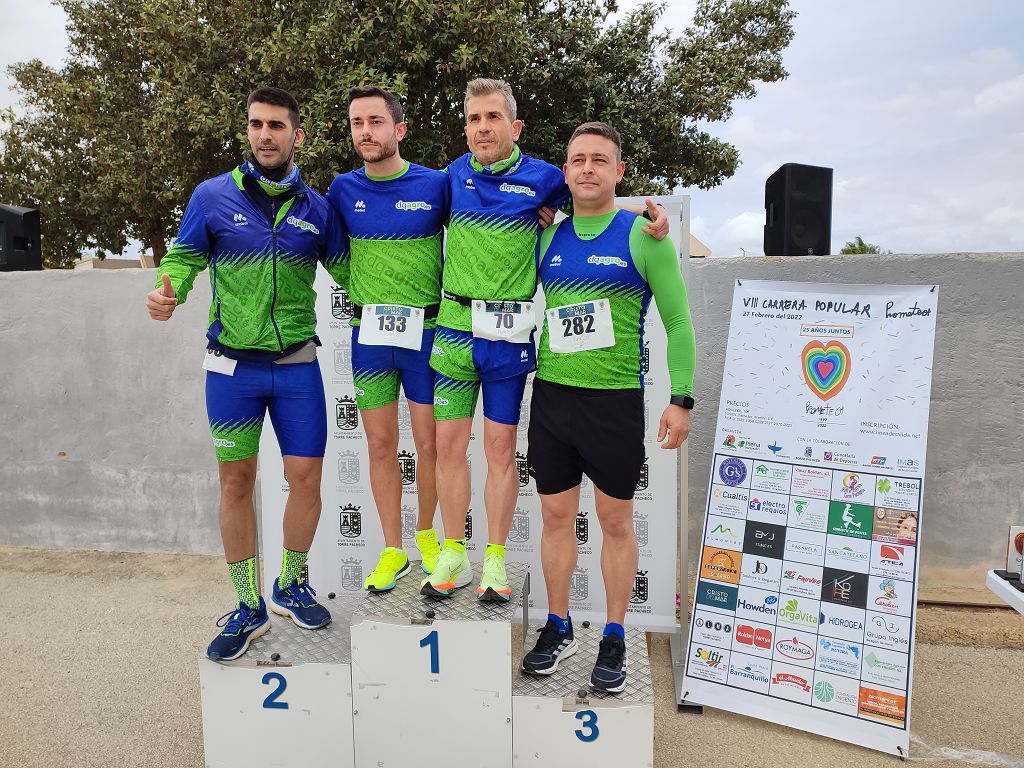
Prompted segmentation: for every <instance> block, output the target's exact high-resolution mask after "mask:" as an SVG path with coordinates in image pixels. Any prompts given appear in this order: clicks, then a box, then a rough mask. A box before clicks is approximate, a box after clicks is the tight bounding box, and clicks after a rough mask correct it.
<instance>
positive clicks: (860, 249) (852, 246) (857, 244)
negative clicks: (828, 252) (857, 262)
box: [839, 236, 882, 253]
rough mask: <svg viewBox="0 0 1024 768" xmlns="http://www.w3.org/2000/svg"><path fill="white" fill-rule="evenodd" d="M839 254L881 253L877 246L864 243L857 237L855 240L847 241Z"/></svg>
mask: <svg viewBox="0 0 1024 768" xmlns="http://www.w3.org/2000/svg"><path fill="white" fill-rule="evenodd" d="M839 252H840V253H881V252H882V249H881V248H879V247H878V246H877V245H872V244H871V243H865V242H864V241H863V240H862V239H861V238H860V237H859V236H858V237H857V238H856V239H855V240H848V241H847V243H846V245H844V246H843V248H842V250H840V251H839Z"/></svg>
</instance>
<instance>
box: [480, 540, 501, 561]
mask: <svg viewBox="0 0 1024 768" xmlns="http://www.w3.org/2000/svg"><path fill="white" fill-rule="evenodd" d="M488 555H499V556H500V557H501V559H502V560H504V559H505V545H504V544H488V545H487V549H486V550H485V551H484V557H487V556H488Z"/></svg>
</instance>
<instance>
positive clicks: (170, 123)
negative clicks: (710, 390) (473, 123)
mask: <svg viewBox="0 0 1024 768" xmlns="http://www.w3.org/2000/svg"><path fill="white" fill-rule="evenodd" d="M56 2H58V4H59V5H61V6H62V7H63V8H64V10H65V11H66V12H67V14H68V19H69V20H68V31H69V36H70V45H69V51H68V63H67V64H66V65H65V66H64V67H62V68H60V69H54V68H50V67H46V66H44V65H43V64H42V63H41V62H39V61H38V60H35V61H30V62H27V63H23V64H18V65H15V66H14V67H12V68H11V73H12V74H13V76H14V78H15V82H16V87H17V89H18V90H19V91H20V92H21V94H22V95H23V103H24V104H26V105H27V108H26V109H25V110H23V111H21V112H19V113H17V114H16V113H15V112H13V111H9V112H7V113H5V114H3V115H0V189H3V190H4V193H5V196H7V197H8V200H6V201H5V202H13V203H16V204H19V205H31V206H34V207H39V208H41V209H42V213H43V222H44V254H45V257H46V260H47V264H48V266H51V267H55V266H69V265H70V264H71V263H73V261H74V260H75V259H76V258H78V256H79V255H80V253H81V252H82V250H84V249H87V248H95V249H98V250H99V251H100V252H101V253H120V252H122V250H123V249H124V248H125V246H126V243H127V241H128V239H129V238H133V239H137V240H141V241H142V242H143V243H144V244H145V245H146V246H147V247H148V248H149V249H150V250H152V252H153V253H154V255H155V256H156V258H157V259H158V260H159V258H161V257H162V256H163V254H164V253H165V252H166V243H167V240H168V239H169V238H170V237H172V236H173V234H174V228H175V225H176V222H177V219H178V217H179V216H180V213H181V209H182V207H183V205H184V203H185V202H186V201H187V200H188V196H189V194H190V193H191V191H192V189H193V188H194V187H195V185H196V184H198V183H199V182H200V181H202V180H203V179H204V178H208V177H210V176H213V175H216V174H218V173H222V172H224V171H225V170H227V169H229V168H231V167H232V166H233V165H235V164H237V163H238V161H239V159H240V158H241V157H242V156H243V152H244V151H245V149H246V148H247V145H246V142H245V120H244V107H243V105H244V103H245V97H246V95H247V94H248V93H249V91H251V90H252V89H253V88H255V87H257V86H259V85H265V84H271V85H277V86H279V87H282V88H286V89H288V90H290V91H292V92H293V93H294V94H295V95H296V97H297V98H298V100H299V103H300V105H301V107H302V113H303V124H304V127H305V128H306V131H307V140H306V144H305V145H304V146H303V148H302V149H301V150H300V154H299V161H300V165H301V167H302V170H303V174H304V176H305V177H306V180H307V182H309V183H310V184H311V185H312V186H313V187H315V188H319V189H325V188H326V186H327V184H328V183H329V182H330V180H331V178H332V177H333V175H334V174H335V173H336V172H338V171H339V170H342V171H344V170H349V169H351V168H353V167H355V165H356V163H357V158H356V156H355V153H354V151H353V149H352V145H351V142H350V141H349V139H348V128H347V119H346V94H347V91H348V88H349V87H350V86H352V85H356V84H363V83H376V84H380V85H383V86H384V87H386V88H390V89H392V90H394V91H395V92H396V93H398V94H399V95H401V96H402V97H404V99H405V103H406V112H407V117H408V121H409V124H410V135H409V137H408V139H406V141H405V142H404V144H403V154H404V155H406V156H407V157H409V159H411V160H414V161H416V162H420V163H423V164H425V165H431V166H444V165H445V164H447V162H449V161H450V160H452V159H454V158H455V157H457V156H458V155H460V154H462V153H463V152H465V139H464V136H463V133H462V126H463V117H462V94H463V91H464V89H465V83H466V81H467V80H468V79H471V78H473V77H477V76H488V77H499V78H503V79H506V80H508V81H509V82H510V83H511V84H512V85H513V87H514V89H515V91H516V94H517V97H518V102H519V116H520V117H521V118H523V120H524V121H525V123H526V129H525V130H524V133H523V137H522V142H521V144H522V147H523V149H524V151H526V152H528V153H530V154H535V155H537V156H539V157H542V158H544V159H546V160H548V161H550V162H554V163H556V164H560V163H561V161H562V159H563V157H564V147H565V143H566V141H567V140H568V138H569V135H570V134H571V132H572V130H573V128H574V127H575V126H576V125H577V124H579V123H581V122H584V121H586V120H605V121H607V122H610V123H611V124H613V125H617V126H618V127H619V128H620V129H621V130H622V133H623V138H624V141H625V146H624V152H625V156H626V160H627V164H628V166H627V167H628V173H627V177H626V179H624V181H623V184H622V186H621V187H620V192H621V193H622V194H636V193H639V192H655V191H667V190H670V189H672V188H674V187H676V186H677V185H679V184H684V185H687V186H700V187H704V188H709V187H712V186H714V185H716V184H719V183H721V182H722V180H724V179H725V178H728V177H729V176H730V175H732V174H733V173H734V172H735V170H736V167H737V165H738V163H739V158H738V155H737V152H736V149H735V147H733V146H731V145H730V144H728V143H726V142H723V141H721V140H719V139H716V138H714V137H713V136H711V135H710V133H708V132H707V131H705V130H704V129H703V128H702V127H700V123H702V122H716V121H721V120H725V119H728V117H729V116H730V115H731V111H732V103H733V102H734V101H735V100H736V99H740V98H750V97H752V96H753V95H754V93H755V84H756V83H757V82H773V81H777V80H780V79H783V78H785V77H786V75H787V73H786V71H785V69H784V68H783V67H782V62H781V54H782V51H783V50H784V49H785V48H786V46H787V45H788V44H789V42H790V40H791V39H792V36H793V32H792V28H791V24H792V19H793V17H794V14H793V12H792V11H790V10H789V9H788V2H787V0H698V7H697V12H696V14H695V16H694V20H693V23H692V24H691V26H690V27H689V28H688V29H687V30H686V31H685V32H684V33H682V34H681V35H678V36H673V35H670V34H669V33H668V32H666V31H660V30H659V29H658V24H659V21H660V20H661V19H662V16H663V14H664V10H665V8H664V5H657V4H653V3H648V4H646V5H643V6H641V7H640V8H638V9H637V10H635V11H634V12H633V13H631V14H629V15H627V16H625V17H623V18H615V17H614V16H613V14H614V13H615V11H616V5H615V0H509V2H507V3H505V4H501V5H493V4H488V3H482V2H469V3H461V4H452V3H448V2H442V0H378V2H376V3H368V2H366V0H290V1H289V2H284V0H272V1H269V2H263V3H252V2H251V1H247V2H242V0H56Z"/></svg>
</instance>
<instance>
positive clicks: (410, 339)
mask: <svg viewBox="0 0 1024 768" xmlns="http://www.w3.org/2000/svg"><path fill="white" fill-rule="evenodd" d="M359 343H360V344H369V345H371V346H388V347H404V348H405V349H419V348H420V347H421V346H422V345H423V310H422V309H420V308H419V307H406V306H403V305H401V304H367V305H366V306H364V307H363V316H362V317H361V318H360V319H359Z"/></svg>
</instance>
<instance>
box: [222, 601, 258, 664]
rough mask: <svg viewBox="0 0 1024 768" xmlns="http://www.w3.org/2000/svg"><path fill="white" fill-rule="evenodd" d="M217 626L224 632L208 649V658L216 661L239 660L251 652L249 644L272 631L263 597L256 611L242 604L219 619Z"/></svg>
mask: <svg viewBox="0 0 1024 768" xmlns="http://www.w3.org/2000/svg"><path fill="white" fill-rule="evenodd" d="M217 626H218V627H224V631H223V632H221V633H220V634H219V635H217V636H216V637H215V638H213V642H212V643H210V647H209V648H207V649H206V657H207V658H208V659H213V660H214V661H231V660H232V659H237V658H238V657H239V656H241V655H242V654H243V653H245V652H246V651H247V650H249V643H251V642H252V641H253V640H255V639H256V638H257V637H259V636H260V635H262V634H265V633H266V631H267V630H268V629H270V617H269V616H268V615H267V606H266V604H265V603H264V602H263V598H262V597H261V598H260V604H259V607H258V608H256V609H252V608H250V607H249V606H247V605H246V604H245V603H240V604H239V606H238V607H237V608H236V609H235V610H233V611H231V612H230V613H225V614H224V615H223V616H221V617H220V618H219V619H217Z"/></svg>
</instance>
